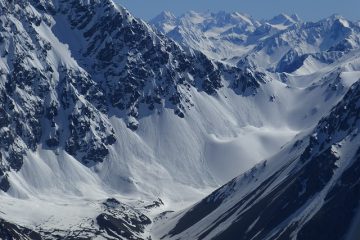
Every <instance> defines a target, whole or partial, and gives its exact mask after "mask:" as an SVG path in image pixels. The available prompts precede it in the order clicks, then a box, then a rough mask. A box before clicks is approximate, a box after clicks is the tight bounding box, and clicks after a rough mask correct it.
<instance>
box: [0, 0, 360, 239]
mask: <svg viewBox="0 0 360 240" xmlns="http://www.w3.org/2000/svg"><path fill="white" fill-rule="evenodd" d="M0 13H1V14H0V189H1V191H0V206H1V207H0V219H2V220H0V238H6V237H7V236H9V235H10V237H12V238H25V239H26V238H28V239H32V238H34V239H42V238H45V239H59V238H60V239H63V238H71V239H148V238H149V237H151V235H154V236H155V235H157V233H162V234H163V235H162V236H164V235H166V236H169V237H171V236H170V235H174V233H179V234H182V233H183V231H182V230H184V229H185V228H184V227H183V226H182V227H178V228H177V230H174V231H172V233H173V234H169V231H170V230H171V229H172V228H171V227H174V225H172V226H170V225H168V224H162V221H160V220H161V219H166V218H167V217H168V216H169V217H171V221H170V220H169V221H168V223H169V224H172V223H174V222H173V218H172V216H173V215H172V214H171V212H172V211H175V213H174V214H175V215H177V216H178V217H182V216H183V215H182V214H180V215H179V214H178V213H179V211H180V210H182V209H184V208H185V207H188V206H189V205H191V204H193V203H194V202H196V201H198V200H200V199H201V198H203V197H205V196H206V195H207V194H208V193H209V192H211V191H213V190H214V189H216V188H217V187H219V186H221V185H223V184H225V183H226V182H227V181H229V180H230V179H232V178H233V177H235V176H238V175H239V174H241V173H244V172H248V170H249V169H251V168H252V167H253V166H254V165H256V164H258V163H259V162H261V161H262V160H264V159H275V158H274V157H272V156H273V155H274V154H280V155H281V156H283V157H284V158H281V159H286V157H287V156H288V155H286V154H287V153H284V151H285V150H284V148H283V146H284V145H285V144H286V143H293V140H292V139H293V138H294V137H295V136H297V137H296V138H297V139H307V138H306V136H308V133H309V131H310V130H309V129H314V127H316V126H317V125H318V122H319V120H320V119H322V118H323V117H324V116H328V115H329V113H330V111H331V109H332V108H333V107H334V106H336V105H337V104H338V103H339V102H340V101H341V100H342V99H343V97H344V95H345V93H346V92H348V91H349V89H351V85H352V84H353V83H355V82H356V81H357V80H358V78H359V77H360V75H359V72H360V63H359V58H358V56H359V55H358V53H359V50H358V48H357V47H358V43H359V41H358V28H359V26H358V25H357V24H355V23H353V22H351V21H347V23H348V26H347V24H346V22H345V19H338V20H334V21H330V20H329V21H322V22H318V23H296V24H289V26H286V28H284V27H282V28H279V26H277V27H276V26H272V25H271V24H270V23H267V24H263V23H262V22H259V21H256V20H254V19H253V18H251V17H250V16H247V15H246V14H239V13H230V14H228V13H225V12H220V13H216V14H211V13H206V14H202V13H195V12H192V13H188V14H185V15H184V16H182V17H176V18H174V16H172V15H171V14H163V18H162V19H166V22H160V25H158V26H159V27H160V28H163V29H154V27H153V26H151V25H150V24H148V23H146V22H144V21H143V20H141V19H137V18H135V17H133V16H132V15H131V13H130V12H128V11H127V10H126V9H124V8H123V7H121V6H119V5H118V4H116V3H115V2H114V1H112V0H105V1H100V0H88V1H83V0H53V1H35V0H31V1H25V0H12V1H3V0H0ZM291 18H292V19H293V20H295V18H294V17H291ZM169 21H170V22H169ZM282 26H283V25H282ZM165 33H166V35H167V36H166V35H164V34H165ZM315 33H316V34H315ZM169 36H170V37H171V38H172V39H171V38H169ZM174 40H179V41H178V42H176V41H174ZM180 40H181V41H180ZM190 43H191V44H190ZM356 89H357V88H356ZM353 96H357V93H355V92H354V93H353V95H351V96H350V97H348V98H349V99H350V98H351V99H353ZM344 99H347V98H344ZM352 105H353V102H352V101H351V103H350V102H349V103H348V105H346V104H345V105H341V107H344V108H345V107H349V106H352ZM338 106H340V105H338ZM336 109H337V115H339V112H340V111H341V108H338V107H336ZM345 112H346V113H348V114H347V115H346V116H345V115H344V118H340V122H346V123H348V124H344V125H342V124H341V123H339V124H338V123H336V126H341V127H340V128H339V129H341V130H342V129H345V128H348V129H349V130H351V131H355V130H354V129H355V128H354V127H353V125H354V123H353V122H351V121H350V120H349V121H348V119H347V118H350V119H352V117H353V116H355V115H354V114H353V113H352V112H350V111H349V112H347V111H345ZM331 116H333V115H331ZM335 116H336V114H335ZM331 121H332V120H329V122H331ZM334 121H335V122H336V120H334ZM334 124H335V123H334ZM349 124H351V126H350V125H349ZM355 125H356V124H355ZM321 126H322V125H321ZM324 126H326V124H325V125H324ZM324 129H325V130H324V131H326V127H324ZM337 130H338V129H337V128H336V132H337ZM344 132H345V130H344ZM319 134H320V132H319ZM337 136H338V135H337V134H336V133H334V134H332V133H331V138H336V137H337ZM309 139H310V138H309ZM331 141H332V140H331ZM304 144H305V143H304ZM324 144H325V143H324ZM287 146H288V145H286V146H285V148H286V149H287ZM301 146H302V145H301ZM314 146H315V145H314ZM351 146H352V145H351ZM316 147H319V148H320V147H321V144H320V145H319V146H318V145H316ZM326 147H328V146H327V145H326ZM299 149H300V148H299ZM301 149H302V148H301ZM335 150H336V149H335ZM299 151H300V150H299ZM282 154H284V155H282ZM314 154H317V153H314ZM329 154H330V155H329V156H330V159H335V158H336V156H333V154H332V153H331V152H329ZM314 157H315V155H314ZM284 161H285V160H284ZM309 161H310V162H312V160H311V159H309ZM334 161H335V163H336V164H338V162H337V160H334ZM276 162H277V161H276V160H274V163H270V161H269V162H268V164H269V166H273V167H274V168H273V169H270V170H268V169H269V168H265V169H266V170H265V172H267V173H270V172H272V171H273V170H274V169H276V168H277V166H278V165H276ZM280 162H281V163H283V162H282V161H280ZM257 166H262V165H261V163H260V165H257ZM342 166H345V165H342ZM331 167H332V165H331ZM319 169H320V168H319ZM274 171H275V170H274ZM319 171H320V170H319ZM326 173H328V172H324V174H326ZM247 174H249V173H247ZM262 176H263V175H262ZM265 177H267V175H266V176H265V175H264V178H265ZM306 177H307V176H305V178H306ZM278 179H280V178H278ZM250 182H251V183H250V184H249V185H248V187H249V189H245V190H244V191H249V192H251V191H252V190H254V189H255V187H256V183H259V182H260V181H259V182H256V183H253V182H252V180H251V181H250ZM253 187H254V189H253ZM226 188H227V187H226ZM250 188H251V189H250ZM269 190H272V188H269ZM291 196H292V195H291ZM291 196H290V197H288V198H286V199H289V200H293V198H291ZM207 199H208V198H207ZM304 199H305V198H304ZM237 200H238V198H234V201H237ZM226 206H228V205H226ZM226 206H224V207H226ZM201 209H202V208H201ZM200 211H201V210H200ZM206 212H211V211H210V210H206ZM168 214H169V215H168ZM199 216H200V215H199ZM197 217H198V216H196V218H197ZM196 218H192V221H193V220H194V219H196ZM199 219H200V218H199ZM279 219H280V218H279ZM279 219H276V220H279ZM261 221H262V220H261ZM185 222H187V221H185ZM189 223H190V221H189V222H187V223H186V224H189ZM191 223H193V224H195V226H198V225H197V224H198V223H197V222H196V221H194V222H191ZM276 223H278V222H276V221H274V225H273V226H275V225H276ZM259 224H260V222H259ZM159 226H161V227H164V228H167V230H169V231H168V232H166V231H162V230H161V229H158V227H159ZM201 226H204V225H201ZM201 226H200V227H199V228H198V230H199V231H200V230H201V229H202V228H201ZM244 226H245V225H244ZM276 226H277V225H276ZM276 226H275V227H276ZM262 227H263V225H261V224H260V225H256V228H257V229H258V228H262ZM170 228H171V229H170ZM269 228H270V227H268V228H267V229H266V230H270V229H269ZM222 229H225V228H222ZM186 234H187V233H186ZM189 234H190V235H192V234H193V232H191V233H189ZM211 234H213V233H211ZM175 235H176V234H175ZM175 235H174V236H175ZM4 236H6V237H4ZM181 236H187V235H181ZM204 236H205V235H204ZM209 236H210V235H209ZM184 238H186V237H184ZM205 238H206V237H205Z"/></svg>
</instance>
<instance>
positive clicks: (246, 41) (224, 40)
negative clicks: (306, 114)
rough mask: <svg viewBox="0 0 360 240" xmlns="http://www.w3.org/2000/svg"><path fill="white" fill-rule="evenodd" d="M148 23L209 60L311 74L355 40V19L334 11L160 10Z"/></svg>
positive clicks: (358, 33)
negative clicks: (309, 16) (321, 14)
mask: <svg viewBox="0 0 360 240" xmlns="http://www.w3.org/2000/svg"><path fill="white" fill-rule="evenodd" d="M150 23H151V24H152V25H153V26H154V27H155V28H156V29H158V30H159V31H160V32H162V33H164V34H166V35H167V36H169V37H170V38H172V39H174V40H175V41H177V42H179V43H180V44H182V45H184V46H188V47H190V48H192V49H197V50H201V51H202V52H203V53H204V54H206V55H207V56H208V57H210V58H212V59H216V60H218V61H225V62H228V63H231V64H237V63H238V62H239V61H240V63H242V62H243V61H246V62H253V63H255V64H256V65H257V66H259V67H262V68H264V69H267V70H269V71H272V72H289V73H290V72H298V73H299V74H302V73H303V72H306V73H312V72H315V71H316V70H317V69H318V68H319V67H321V66H323V65H326V64H329V63H333V62H334V61H335V60H336V59H338V58H340V57H341V56H343V55H344V53H346V52H349V51H351V50H353V49H357V48H359V43H360V29H359V25H358V23H356V22H352V21H349V20H347V19H345V18H343V17H341V16H338V15H333V16H331V17H329V18H326V19H323V20H320V21H318V22H303V21H301V20H300V19H299V17H298V16H297V15H292V16H289V15H285V14H280V15H278V16H276V17H274V18H272V19H270V20H262V21H256V20H254V19H253V18H251V17H250V16H248V15H245V14H240V13H237V12H235V13H225V12H219V13H217V14H213V13H196V12H189V13H186V14H184V15H182V16H180V17H178V18H176V17H174V16H173V15H172V14H171V13H169V12H164V13H162V14H160V15H159V16H158V17H156V18H154V19H153V20H151V21H150ZM244 59H246V60H244Z"/></svg>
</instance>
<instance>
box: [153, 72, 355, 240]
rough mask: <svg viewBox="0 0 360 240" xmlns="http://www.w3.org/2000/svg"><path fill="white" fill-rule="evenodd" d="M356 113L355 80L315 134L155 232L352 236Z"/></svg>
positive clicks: (305, 135)
mask: <svg viewBox="0 0 360 240" xmlns="http://www.w3.org/2000/svg"><path fill="white" fill-rule="evenodd" d="M355 77H356V78H359V77H360V74H356V75H352V76H351V78H355ZM359 107H360V81H357V82H356V83H355V84H354V85H353V86H352V87H351V88H350V90H349V91H348V93H347V94H346V95H345V97H344V98H343V99H342V100H341V101H340V102H339V103H338V104H337V105H336V106H335V107H334V108H333V109H332V110H331V113H330V114H329V115H328V116H326V117H324V118H322V119H321V121H320V122H319V124H318V125H317V126H316V127H315V129H314V130H312V131H310V132H309V133H303V134H301V135H299V136H297V137H296V139H294V140H293V141H291V142H290V143H289V144H287V145H286V146H285V147H284V148H283V149H282V150H281V151H280V152H279V153H278V154H276V155H275V156H273V157H272V158H270V159H269V160H267V161H264V162H262V163H260V164H258V165H257V166H255V167H254V168H253V169H251V170H250V171H248V172H246V173H244V174H243V175H241V176H239V177H237V178H235V179H233V180H232V181H230V182H229V183H228V184H226V185H224V186H223V187H221V188H220V189H218V190H216V191H215V192H213V193H212V194H211V195H209V196H208V197H207V198H205V199H204V200H202V201H201V202H199V203H197V204H196V205H194V206H192V207H191V208H189V209H188V210H186V211H184V212H183V213H180V214H178V215H176V216H174V217H173V218H170V220H169V219H167V220H166V222H167V224H165V227H164V223H162V224H159V226H161V227H159V229H160V230H159V229H157V231H158V232H157V231H155V232H157V233H158V234H159V237H160V236H162V239H233V238H241V239H334V240H335V239H346V237H350V238H351V237H352V236H353V235H352V234H354V231H352V232H349V230H351V226H352V224H351V223H352V221H353V220H354V219H355V217H356V210H357V209H358V208H359V197H360V184H359V177H358V176H359V171H360V148H359V142H360V136H359V127H360V115H359ZM164 229H165V230H164ZM164 233H166V234H164ZM348 233H349V234H348ZM163 234H164V235H163ZM351 239H356V238H351Z"/></svg>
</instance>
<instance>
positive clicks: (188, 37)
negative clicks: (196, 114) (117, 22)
mask: <svg viewBox="0 0 360 240" xmlns="http://www.w3.org/2000/svg"><path fill="white" fill-rule="evenodd" d="M299 22H300V19H299V18H298V16H297V15H292V16H288V15H285V14H280V15H278V16H276V17H274V18H272V19H270V20H268V21H265V20H263V21H257V20H255V19H253V18H252V17H251V16H249V15H247V14H242V13H238V12H233V13H227V12H218V13H210V12H206V13H199V12H194V11H190V12H187V13H185V14H184V15H181V16H180V17H175V16H174V15H173V14H172V13H170V12H162V13H161V14H160V15H158V16H157V17H155V18H154V19H152V20H151V21H150V24H151V25H153V26H154V27H155V28H156V29H158V31H160V32H161V33H163V34H166V35H167V36H169V37H170V38H172V39H174V40H175V41H177V42H178V43H180V44H182V45H184V46H189V47H191V48H192V49H197V50H201V51H202V52H203V53H205V54H206V55H207V56H208V57H210V58H212V59H216V60H224V61H226V62H230V63H235V62H236V61H237V60H238V59H239V57H240V56H243V55H244V54H246V53H248V52H249V51H250V50H252V49H253V48H254V47H255V46H256V45H257V44H258V43H259V41H260V40H262V39H264V38H266V37H269V36H272V35H274V34H276V33H278V32H280V31H282V30H286V29H287V28H289V27H291V26H292V25H294V24H297V23H299Z"/></svg>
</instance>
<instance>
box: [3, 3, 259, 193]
mask: <svg viewBox="0 0 360 240" xmlns="http://www.w3.org/2000/svg"><path fill="white" fill-rule="evenodd" d="M0 7H1V41H0V42H1V43H0V44H1V55H2V59H1V85H0V99H1V101H0V104H1V105H0V112H1V118H0V132H1V135H0V146H1V156H2V157H1V163H2V164H1V176H2V184H1V186H2V187H1V189H3V190H5V191H6V190H7V189H8V188H9V183H8V181H7V177H6V172H7V171H9V170H11V169H12V170H14V171H18V170H20V168H21V166H22V164H23V157H24V155H25V153H26V151H28V150H30V151H35V150H36V149H37V147H38V145H39V144H42V145H43V146H44V147H45V148H49V149H54V150H55V151H56V149H59V148H60V149H65V150H66V151H67V152H68V153H69V154H70V155H72V156H74V157H76V158H77V159H78V160H79V161H81V162H82V163H83V164H85V165H88V166H93V165H94V164H96V163H99V162H103V161H104V159H105V158H106V157H107V155H108V153H109V150H108V147H109V146H111V145H112V144H114V143H115V142H116V136H115V135H114V129H113V127H112V126H111V123H110V122H109V117H110V116H112V115H114V114H115V115H117V116H118V117H120V118H123V119H124V121H126V123H127V126H128V127H129V128H130V129H132V130H136V129H137V128H138V121H137V119H139V118H142V117H144V116H147V115H150V114H152V113H154V112H156V111H157V110H159V109H162V108H170V109H173V110H174V113H175V114H176V115H178V116H179V117H181V118H184V117H185V113H186V110H187V109H188V108H191V107H192V106H193V103H192V99H191V95H190V91H189V89H190V87H195V88H196V89H198V91H204V92H206V93H207V94H211V95H214V94H216V92H217V90H218V89H220V88H222V87H223V85H224V83H223V81H224V79H225V76H226V79H228V80H230V81H233V82H234V84H233V85H232V86H233V87H234V90H236V91H237V92H239V93H242V92H245V91H247V90H248V89H250V91H255V89H256V88H257V87H258V86H259V83H258V80H257V79H255V78H249V79H248V78H247V76H246V75H245V74H244V73H243V72H242V71H241V70H239V69H237V68H233V67H227V66H225V65H222V64H219V63H216V62H213V61H211V60H209V59H208V58H207V57H206V56H205V55H203V54H202V53H200V52H194V53H188V52H185V51H184V50H183V49H182V48H181V47H180V46H179V45H177V44H176V43H174V42H173V41H171V40H169V39H167V38H164V37H162V36H159V35H157V34H156V33H154V32H153V31H152V29H151V28H150V27H149V26H148V25H147V24H146V23H144V22H143V21H141V20H138V19H135V18H133V17H132V16H131V15H130V14H129V13H128V12H127V11H126V10H124V9H122V8H121V7H119V6H117V5H115V4H114V3H113V2H112V1H109V0H107V1H78V0H66V1H40V2H38V1H10V2H9V1H1V5H0ZM72 37H73V38H72ZM244 78H245V79H246V80H245V81H243V80H242V79H244ZM260 81H261V80H260ZM251 89H252V90H251Z"/></svg>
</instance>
